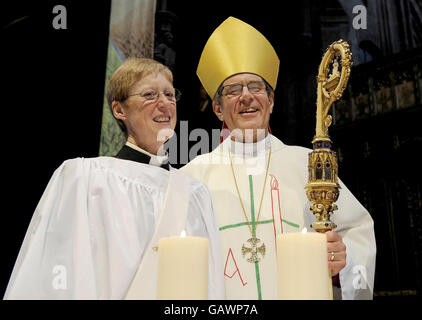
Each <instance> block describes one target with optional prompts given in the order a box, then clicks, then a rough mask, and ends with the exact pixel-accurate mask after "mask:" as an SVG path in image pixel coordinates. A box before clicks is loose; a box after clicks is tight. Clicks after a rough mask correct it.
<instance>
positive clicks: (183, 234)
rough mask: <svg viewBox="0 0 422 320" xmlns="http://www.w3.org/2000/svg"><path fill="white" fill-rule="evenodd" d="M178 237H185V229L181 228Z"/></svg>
mask: <svg viewBox="0 0 422 320" xmlns="http://www.w3.org/2000/svg"><path fill="white" fill-rule="evenodd" d="M180 237H181V238H184V237H186V231H185V230H182V232H181V233H180Z"/></svg>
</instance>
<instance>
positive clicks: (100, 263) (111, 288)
mask: <svg viewBox="0 0 422 320" xmlns="http://www.w3.org/2000/svg"><path fill="white" fill-rule="evenodd" d="M172 83H173V77H172V74H171V72H170V70H169V69H168V68H167V67H165V66H164V65H162V64H160V63H158V62H156V61H154V60H151V59H135V58H131V59H128V60H126V61H125V62H124V63H123V64H122V65H121V66H120V67H119V68H118V69H117V70H116V72H115V73H114V75H113V77H112V78H111V80H110V83H109V86H108V90H107V98H108V102H109V104H110V107H111V110H112V112H113V115H114V117H115V118H116V119H117V120H118V122H119V125H120V126H121V127H122V129H123V130H124V131H125V133H126V135H127V143H126V145H125V146H124V147H123V148H122V149H121V151H120V152H119V153H118V154H117V156H116V157H98V158H87V159H85V158H77V159H71V160H67V161H65V162H64V163H63V164H62V165H61V166H60V167H59V168H58V169H57V170H56V171H55V172H54V174H53V177H52V178H51V180H50V182H49V184H48V186H47V188H46V190H45V192H44V194H43V196H42V198H41V200H40V202H39V204H38V206H37V208H36V210H35V213H34V215H33V217H32V220H31V223H30V226H29V228H28V231H27V233H26V236H25V239H24V242H23V244H22V247H21V249H20V252H19V256H18V259H17V261H16V263H15V266H14V269H13V273H12V276H11V278H10V281H9V284H8V287H7V290H6V294H5V297H4V298H5V299H125V298H130V299H155V297H156V269H157V253H156V252H155V251H154V250H152V249H151V248H152V247H153V246H156V245H157V241H158V239H159V238H160V237H164V236H172V235H179V234H180V231H181V230H183V229H185V230H186V232H187V234H188V235H195V236H202V237H206V238H208V239H209V240H210V255H209V257H210V259H209V280H208V283H209V285H208V297H209V298H210V299H222V298H224V288H223V286H224V280H223V274H222V265H223V262H222V260H221V259H222V254H221V249H220V240H219V234H218V228H217V224H216V222H215V214H214V209H213V205H212V201H211V196H210V193H209V191H208V189H207V187H206V186H205V185H204V184H202V183H201V182H199V181H198V180H195V179H193V178H190V177H188V176H187V175H185V174H183V173H181V172H179V171H178V170H176V169H174V168H171V167H170V166H169V165H168V159H167V155H166V154H161V153H160V152H159V151H162V145H163V143H164V141H165V140H166V139H167V138H168V136H167V137H165V134H164V137H163V132H164V133H168V132H171V131H172V130H173V129H174V128H175V125H176V101H177V100H178V98H179V96H180V93H179V92H178V91H177V90H176V89H174V88H173V84H172ZM159 136H160V138H158V137H159ZM162 138H163V139H162ZM157 154H161V155H157ZM175 185H176V186H177V187H176V188H175V187H174V186H175ZM128 292H129V294H128ZM129 295H130V297H129Z"/></svg>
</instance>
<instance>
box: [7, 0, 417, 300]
mask: <svg viewBox="0 0 422 320" xmlns="http://www.w3.org/2000/svg"><path fill="white" fill-rule="evenodd" d="M362 3H363V4H368V2H367V1H363V2H362ZM378 3H379V6H380V7H379V15H378V17H377V21H375V22H376V23H377V25H378V26H379V34H378V33H377V32H376V33H375V35H372V38H371V36H370V35H365V32H364V31H362V33H357V40H356V41H355V43H354V44H355V45H356V46H355V48H358V49H357V51H354V52H353V54H354V56H355V57H356V58H357V57H359V62H360V63H355V66H354V67H353V69H352V76H351V79H350V82H349V84H350V85H349V88H348V90H346V92H345V96H344V101H346V102H347V101H349V102H350V101H352V100H353V99H354V98H356V96H358V95H359V94H361V93H362V94H367V96H369V97H370V98H369V101H368V103H367V108H365V107H361V106H356V105H355V106H350V108H349V109H347V110H352V109H353V110H354V111H353V112H352V115H350V114H348V111H344V110H345V108H343V109H342V108H341V105H339V106H338V109H336V110H335V111H334V112H336V114H335V115H333V116H334V118H335V120H336V121H335V123H334V125H333V126H332V128H331V129H330V136H331V138H332V140H333V141H334V146H335V149H336V151H337V152H338V155H339V175H340V177H341V179H342V180H343V181H344V182H345V183H346V185H347V186H348V187H349V189H351V191H352V192H353V193H354V194H355V196H356V197H357V198H358V199H359V201H361V202H362V203H363V204H364V205H365V207H366V208H367V209H368V210H369V212H370V213H371V215H372V217H373V218H374V221H375V234H376V238H377V250H378V253H377V266H376V268H377V269H376V278H375V290H374V291H375V292H374V294H375V299H387V298H388V297H397V296H401V297H409V296H416V295H420V292H421V290H422V288H421V273H422V272H421V266H422V222H421V220H422V219H421V215H422V209H421V208H422V196H421V174H420V172H421V170H420V157H419V156H418V155H417V153H418V151H419V150H420V148H421V146H422V143H421V141H422V134H421V126H420V125H419V122H420V120H421V110H422V105H421V101H422V100H421V90H420V83H421V82H420V81H419V82H418V81H417V79H418V77H421V70H422V66H421V56H422V53H421V47H422V40H421V34H422V23H421V21H422V18H421V16H422V14H421V12H422V6H421V5H420V4H419V1H411V0H409V1H393V0H391V1H389V0H383V1H379V2H378ZM57 4H60V5H64V6H65V7H66V9H67V29H66V30H55V29H54V28H53V27H52V21H53V18H54V16H55V14H53V13H52V10H53V7H54V6H55V5H57ZM274 4H275V2H273V1H258V2H257V1H177V2H176V1H162V0H161V1H160V0H157V14H156V27H155V30H156V45H158V44H159V43H160V41H162V40H161V36H160V33H161V32H162V31H163V30H164V29H165V30H166V31H168V32H171V34H172V35H173V39H174V42H173V43H172V44H171V47H172V49H173V50H174V52H175V58H176V60H175V61H176V63H175V64H174V65H170V67H171V68H172V70H173V71H174V77H175V83H174V84H175V87H177V88H179V89H180V90H181V91H182V93H183V98H182V100H181V101H180V102H179V103H178V118H179V120H188V121H189V129H190V130H192V129H195V128H205V129H206V130H208V131H209V132H210V130H211V129H213V128H220V123H219V121H218V120H217V118H216V117H215V116H214V114H213V113H212V110H211V108H210V107H209V106H208V107H207V108H206V109H205V110H204V111H201V108H200V106H201V103H202V100H201V98H200V83H199V80H198V79H197V77H196V74H195V71H196V67H197V63H198V61H199V57H200V54H201V52H202V49H203V47H204V45H205V43H206V40H207V39H208V37H209V36H210V35H211V33H212V32H213V31H214V29H215V28H216V27H217V26H218V25H219V24H220V23H221V22H222V21H224V20H225V19H226V18H227V17H228V16H234V17H236V18H239V19H241V20H243V21H245V22H247V23H249V24H251V25H252V26H254V27H255V28H257V29H258V30H259V31H260V32H261V33H263V34H264V35H265V36H266V37H267V39H268V40H269V41H270V42H271V43H272V45H273V46H274V49H275V50H276V52H277V53H278V55H279V58H280V61H281V63H280V73H279V79H278V84H277V89H276V91H275V93H276V95H275V102H276V104H275V108H274V112H273V114H272V117H271V122H270V125H271V129H272V132H273V134H274V135H275V136H277V137H279V138H280V139H281V140H282V141H283V142H285V143H287V144H296V145H301V146H305V147H311V140H312V138H313V135H314V132H315V131H314V130H315V112H316V107H315V100H316V81H315V77H316V74H317V69H318V66H319V62H320V60H321V57H322V55H323V53H324V51H325V49H326V47H327V46H328V45H329V44H330V43H331V42H332V41H333V40H337V39H338V38H339V37H340V36H345V37H347V36H348V31H349V29H350V25H351V20H350V17H348V16H347V14H346V12H345V11H347V10H345V9H344V7H342V6H341V4H340V1H335V0H332V1H328V0H321V1H310V0H297V1H289V2H287V1H283V2H279V5H278V6H274ZM280 4H281V5H280ZM0 15H1V16H0V22H1V24H0V39H1V50H0V51H1V60H0V63H1V76H2V81H1V86H0V90H1V96H0V97H1V100H0V101H1V106H2V110H3V112H2V116H3V121H2V124H3V128H4V130H3V144H2V149H3V150H2V167H3V175H2V177H3V188H2V190H3V192H2V204H3V208H4V209H3V210H2V223H1V227H2V232H1V238H0V241H1V251H2V256H3V259H2V260H1V261H2V263H1V271H0V276H1V277H0V292H4V290H5V288H6V285H7V282H8V280H9V277H10V274H11V272H12V268H13V265H14V262H15V260H16V257H17V254H18V252H19V248H20V245H21V243H22V241H23V238H24V235H25V232H26V228H27V226H28V224H29V221H30V219H31V216H32V213H33V212H34V209H35V207H36V205H37V203H38V201H39V199H40V197H41V195H42V193H43V191H44V189H45V187H46V185H47V183H48V181H49V179H50V177H51V175H52V173H53V172H54V170H55V169H56V168H57V167H58V166H59V165H60V164H61V163H62V162H63V161H64V160H66V159H69V158H74V157H95V156H98V152H99V143H100V134H101V132H100V131H101V119H102V106H103V94H104V80H105V66H106V57H107V43H108V32H109V31H108V30H109V15H110V1H98V2H93V1H40V2H35V1H20V0H19V1H13V2H9V1H4V2H2V4H1V10H0ZM368 19H372V18H371V17H368ZM371 21H372V22H374V21H373V20H371ZM163 26H166V27H163ZM169 26H170V29H169ZM370 30H371V29H370V26H368V31H370ZM361 34H363V36H361ZM374 37H375V38H374ZM345 39H346V38H345ZM368 39H372V40H371V41H370V40H368ZM156 58H157V59H159V57H156ZM163 62H165V61H163ZM409 70H410V71H409ZM405 71H406V72H405ZM406 79H407V80H409V79H410V80H412V79H413V80H414V96H415V99H414V103H413V104H412V105H410V106H409V105H408V106H406V107H403V106H401V105H400V104H399V103H397V101H396V100H397V99H396V100H394V101H395V103H393V107H392V108H391V109H388V108H387V109H386V110H384V109H382V108H381V109H379V108H378V109H377V108H376V107H375V102H374V95H375V92H376V90H377V88H379V87H380V86H384V87H391V88H393V89H392V90H393V91H394V90H395V89H394V88H397V85H399V84H400V83H401V82H403V81H405V80H406ZM415 79H416V80H415ZM377 86H378V87H377ZM394 92H396V91H394ZM394 97H396V96H394ZM346 105H347V103H346ZM336 108H337V105H336ZM359 108H361V109H359ZM176 132H178V128H176ZM193 143H194V142H192V141H191V142H190V145H192V144H193ZM175 166H176V167H178V166H179V165H177V164H176V165H175Z"/></svg>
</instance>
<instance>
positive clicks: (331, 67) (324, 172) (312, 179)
mask: <svg viewBox="0 0 422 320" xmlns="http://www.w3.org/2000/svg"><path fill="white" fill-rule="evenodd" d="M338 60H340V65H341V70H339V67H340V65H339V61H338ZM352 64H353V62H352V53H351V52H350V49H349V44H348V43H347V42H346V41H343V40H339V41H336V42H334V43H332V44H331V45H330V46H329V47H328V49H327V51H326V52H325V54H324V56H323V57H322V61H321V64H320V66H319V71H318V76H317V82H318V88H317V103H316V104H317V114H316V129H315V137H314V139H313V140H312V144H313V151H312V152H310V153H309V160H308V170H309V178H308V183H307V184H306V187H305V189H306V195H307V197H308V199H309V201H311V202H312V206H311V208H310V211H311V212H312V213H313V214H314V215H315V217H316V221H315V222H313V223H312V225H311V227H312V228H313V229H314V230H315V231H316V232H320V233H325V232H327V231H330V230H332V229H334V228H336V227H337V226H336V224H335V223H334V222H332V221H330V216H331V215H332V214H333V211H334V210H337V206H336V205H335V204H334V202H336V201H337V199H338V196H339V189H340V185H339V184H338V177H337V173H338V164H337V156H336V153H335V152H334V151H332V150H331V143H332V141H331V140H330V137H329V135H328V127H329V126H330V125H331V121H332V118H331V115H329V114H328V111H329V110H330V107H331V105H332V104H333V102H335V101H336V100H338V99H340V98H341V96H342V94H343V91H344V89H345V88H346V85H347V81H348V80H349V76H350V69H351V67H352ZM328 281H329V290H330V297H331V299H333V287H332V280H331V270H328Z"/></svg>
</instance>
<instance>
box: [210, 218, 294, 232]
mask: <svg viewBox="0 0 422 320" xmlns="http://www.w3.org/2000/svg"><path fill="white" fill-rule="evenodd" d="M273 221H274V220H273V219H269V220H264V221H258V222H256V223H255V224H266V223H273ZM282 221H283V222H284V223H286V224H288V225H290V226H292V227H295V228H298V229H299V225H298V224H296V223H293V222H290V221H288V220H286V219H282ZM247 225H248V223H247V222H241V223H235V224H228V225H226V226H222V227H220V228H218V230H220V231H222V230H225V229H230V228H237V227H241V226H247Z"/></svg>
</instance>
